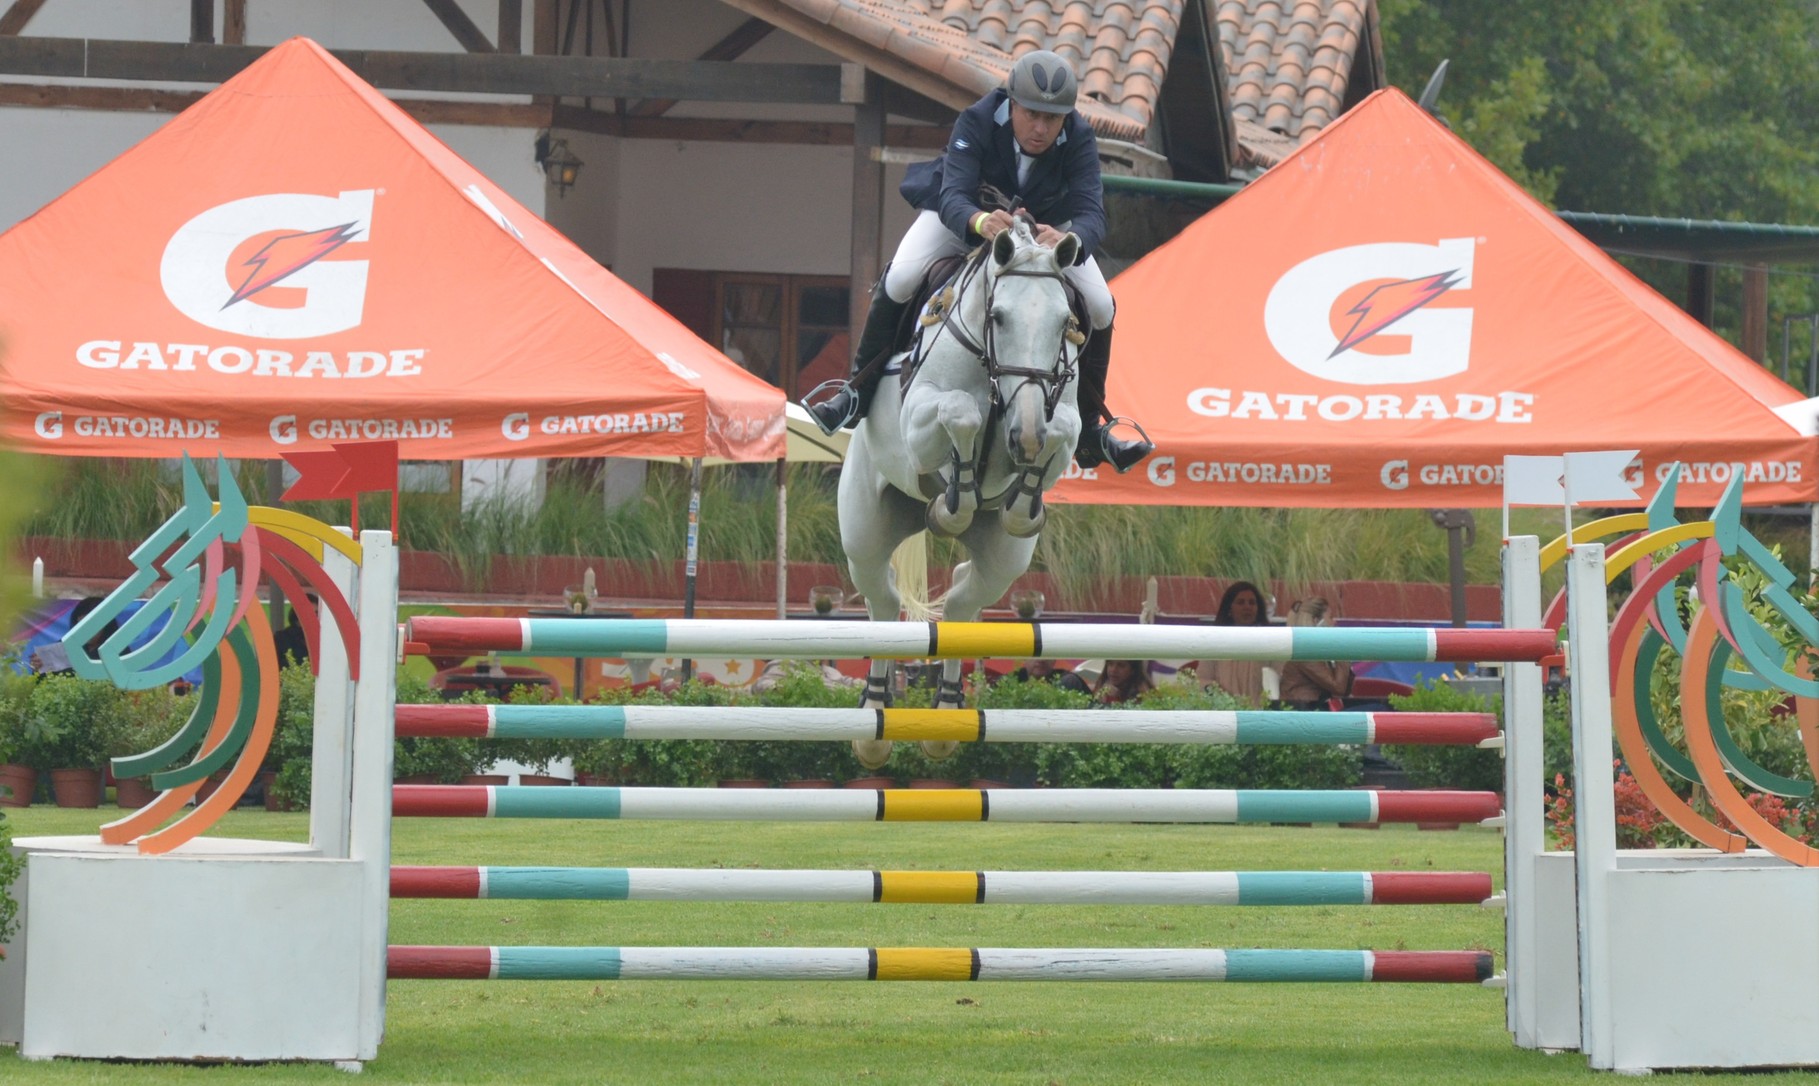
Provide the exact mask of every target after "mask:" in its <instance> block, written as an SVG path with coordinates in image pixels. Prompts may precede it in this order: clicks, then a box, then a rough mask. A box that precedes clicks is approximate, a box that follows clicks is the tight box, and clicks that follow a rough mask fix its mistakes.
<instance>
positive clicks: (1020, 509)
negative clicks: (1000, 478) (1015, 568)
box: [1003, 402, 1080, 539]
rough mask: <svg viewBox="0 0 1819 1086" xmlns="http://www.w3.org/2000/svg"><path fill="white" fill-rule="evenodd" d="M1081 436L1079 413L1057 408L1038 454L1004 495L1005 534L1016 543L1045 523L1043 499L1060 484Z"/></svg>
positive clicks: (1064, 406) (1065, 406) (1070, 407)
mask: <svg viewBox="0 0 1819 1086" xmlns="http://www.w3.org/2000/svg"><path fill="white" fill-rule="evenodd" d="M1079 436H1080V412H1079V411H1077V410H1076V409H1075V408H1074V406H1073V405H1072V404H1069V403H1066V402H1063V403H1061V404H1059V405H1057V406H1056V408H1055V416H1054V418H1052V419H1050V420H1049V422H1048V425H1047V426H1046V427H1044V428H1043V441H1042V449H1041V452H1040V453H1039V454H1038V455H1037V458H1036V459H1035V460H1034V461H1033V462H1031V463H1030V464H1029V465H1028V466H1026V467H1025V468H1023V470H1022V471H1021V472H1019V473H1018V475H1017V478H1016V479H1014V480H1012V482H1011V486H1010V489H1009V490H1008V491H1006V493H1005V495H1004V516H1003V524H1004V530H1005V531H1007V532H1009V533H1010V534H1011V535H1014V536H1016V537H1017V538H1019V539H1030V538H1033V537H1035V536H1036V534H1037V533H1039V532H1041V531H1042V526H1043V525H1044V524H1046V523H1047V522H1048V508H1047V506H1046V504H1045V503H1044V502H1043V500H1042V495H1043V494H1044V493H1046V492H1047V491H1048V490H1049V488H1050V487H1053V486H1054V485H1055V483H1057V482H1058V481H1060V479H1061V473H1062V472H1064V471H1066V470H1067V465H1068V464H1069V462H1071V461H1072V460H1073V456H1074V442H1075V441H1076V440H1077V439H1078V438H1079Z"/></svg>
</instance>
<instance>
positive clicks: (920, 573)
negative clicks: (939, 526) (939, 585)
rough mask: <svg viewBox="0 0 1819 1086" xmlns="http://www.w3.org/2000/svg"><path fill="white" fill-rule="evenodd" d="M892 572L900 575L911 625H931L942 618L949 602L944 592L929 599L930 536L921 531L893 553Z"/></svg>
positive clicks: (901, 593)
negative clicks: (920, 623)
mask: <svg viewBox="0 0 1819 1086" xmlns="http://www.w3.org/2000/svg"><path fill="white" fill-rule="evenodd" d="M891 569H892V570H893V571H894V572H895V573H896V575H897V596H898V598H899V599H901V600H902V601H903V617H904V618H905V619H906V620H908V621H910V622H928V621H932V620H933V619H936V618H939V617H940V616H941V608H942V606H943V605H944V604H945V603H946V602H947V593H945V592H943V593H942V594H941V595H940V596H939V597H937V598H935V599H932V600H931V599H929V598H928V533H927V532H917V533H916V534H915V535H913V536H910V537H909V538H908V539H906V540H904V541H903V542H902V543H899V544H897V549H896V551H895V552H893V553H892V554H891Z"/></svg>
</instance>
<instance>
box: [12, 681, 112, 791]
mask: <svg viewBox="0 0 1819 1086" xmlns="http://www.w3.org/2000/svg"><path fill="white" fill-rule="evenodd" d="M125 712H126V698H125V691H123V690H121V689H120V688H119V687H117V686H115V685H114V684H113V683H110V682H104V681H101V680H95V679H84V678H80V677H78V676H75V675H46V676H43V677H41V678H40V679H39V680H38V684H37V686H36V688H35V689H33V691H32V697H31V714H32V716H33V717H34V718H36V720H37V722H38V725H39V727H38V731H37V736H36V737H35V740H34V741H33V742H32V743H31V744H30V746H31V749H30V750H29V751H28V752H27V754H26V758H27V760H28V761H29V762H30V764H31V765H32V767H33V768H34V769H37V770H39V771H40V772H43V771H45V770H49V771H50V775H51V785H52V790H53V793H54V795H55V797H56V800H57V806H59V807H98V806H100V805H101V763H102V760H103V759H105V758H106V757H107V751H108V744H109V741H110V737H111V736H113V735H114V734H115V733H116V732H118V731H119V729H120V727H121V724H120V718H121V717H122V716H123V715H125Z"/></svg>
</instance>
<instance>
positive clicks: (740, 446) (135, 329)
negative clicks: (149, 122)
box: [0, 38, 784, 461]
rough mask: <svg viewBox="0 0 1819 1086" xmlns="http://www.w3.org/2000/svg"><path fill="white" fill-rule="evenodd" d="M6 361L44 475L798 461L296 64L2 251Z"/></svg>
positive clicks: (663, 327)
mask: <svg viewBox="0 0 1819 1086" xmlns="http://www.w3.org/2000/svg"><path fill="white" fill-rule="evenodd" d="M0 345H3V348H4V359H3V360H0V400H3V401H4V404H5V406H6V408H7V412H6V415H5V418H4V421H3V422H0V436H4V438H5V439H6V440H8V441H9V442H11V443H12V444H13V445H14V446H15V447H17V448H22V449H25V450H27V451H30V452H37V453H44V454H49V455H59V456H147V457H168V456H175V455H177V454H178V453H180V452H184V451H188V452H191V453H193V454H206V453H216V452H219V453H222V454H225V455H227V456H234V457H253V458H267V459H270V458H276V457H278V456H281V455H282V454H283V453H285V452H287V451H292V450H294V449H297V448H309V447H312V446H314V447H321V446H323V445H326V444H329V443H333V442H341V441H359V440H385V439H397V440H398V441H399V443H400V454H401V455H402V456H403V457H404V458H406V459H420V460H451V459H466V458H475V457H543V456H684V457H709V456H711V457H718V458H722V459H727V460H739V461H757V460H774V459H777V458H779V457H782V456H783V455H784V408H783V404H784V400H783V393H782V392H781V391H780V390H779V389H777V388H775V387H773V386H771V385H769V384H767V383H766V382H764V381H762V380H760V379H758V378H757V377H754V376H752V375H751V374H749V373H747V372H746V371H745V370H743V369H740V368H739V367H738V366H736V365H734V364H733V363H732V362H731V361H729V360H728V359H727V358H726V357H725V356H724V355H722V354H721V353H720V352H719V351H717V350H715V349H714V348H712V347H710V346H709V345H708V344H706V343H704V342H703V341H702V340H701V339H699V338H698V337H696V336H695V335H694V334H693V333H692V332H690V331H688V330H687V329H686V328H684V327H683V326H682V325H681V324H680V323H678V322H677V321H676V320H674V319H673V318H671V317H670V316H669V315H668V314H667V313H665V312H664V311H663V310H662V309H660V308H658V307H657V306H656V305H655V304H653V303H652V302H650V301H649V300H648V299H646V298H645V297H644V296H643V295H641V294H639V293H638V292H637V291H635V290H633V289H632V288H630V287H628V286H626V285H625V284H624V283H622V282H620V281H619V280H618V279H617V278H615V277H614V276H613V275H612V273H610V272H608V271H607V270H606V269H605V268H603V267H601V266H600V265H599V264H597V263H595V262H594V260H593V259H592V258H590V257H589V256H588V255H587V254H585V253H583V252H582V251H581V250H580V249H578V248H577V247H576V246H575V245H574V244H572V243H571V242H569V241H568V240H567V239H566V238H564V237H563V236H562V235H561V234H559V233H557V232H556V231H555V230H554V229H552V228H551V227H550V226H548V225H547V224H545V223H544V222H543V221H542V220H541V219H539V218H538V217H537V216H536V215H533V214H531V213H530V212H529V211H527V210H525V209H524V208H523V207H522V206H521V205H519V204H518V203H517V202H516V201H514V200H513V199H512V198H511V197H510V196H508V195H506V193H505V192H504V191H503V190H502V189H500V188H499V187H498V186H497V185H494V184H493V183H492V182H491V181H489V180H487V179H486V178H485V177H484V176H482V175H481V174H480V173H479V172H478V171H476V170H475V169H474V168H473V167H472V166H469V165H468V164H467V163H466V162H464V161H463V160H462V159H461V158H460V157H458V156H457V155H455V153H454V152H452V151H450V150H449V149H448V147H446V146H445V145H444V144H443V143H442V142H441V141H440V140H438V139H436V137H434V136H433V135H431V134H430V133H429V132H428V131H426V130H425V129H424V128H423V127H422V126H420V125H419V124H417V123H416V122H415V121H413V120H412V119H411V118H410V117H408V116H407V115H405V114H404V113H403V112H402V111H401V110H399V109H398V108H397V107H396V106H394V105H393V104H392V103H390V102H389V101H387V100H386V99H385V97H384V96H383V95H381V94H380V93H379V92H377V91H375V90H374V89H373V88H372V87H371V86H369V85H367V84H366V83H365V82H363V81H362V80H361V79H360V78H359V77H357V76H355V75H354V74H353V73H352V72H350V71H349V70H348V69H347V68H346V67H345V66H343V65H342V64H341V63H340V62H338V61H336V60H335V59H334V58H333V57H331V56H330V55H329V54H328V53H327V52H326V51H324V50H323V49H322V48H321V47H320V46H318V45H316V44H315V43H314V42H311V41H308V40H305V39H301V38H298V39H293V40H291V41H289V42H286V43H285V44H283V45H280V46H278V47H277V48H275V49H273V50H271V51H270V52H269V53H267V54H266V55H265V56H264V57H262V58H261V59H260V60H259V61H258V62H257V63H255V64H253V65H252V66H250V67H248V68H247V69H246V70H244V71H243V72H241V73H240V74H239V75H237V76H235V77H234V78H233V79H231V80H229V81H228V82H226V83H224V84H222V85H221V86H220V87H219V88H217V89H216V90H215V91H214V92H213V93H211V94H209V95H208V96H207V97H205V98H204V99H202V100H201V101H200V102H198V103H196V104H195V105H194V106H192V107H190V108H189V109H187V110H185V111H184V112H183V113H182V114H180V115H179V116H177V117H176V118H174V119H173V120H172V121H171V122H170V123H168V124H166V125H165V126H164V127H162V128H161V129H159V130H158V131H157V132H155V133H154V134H153V135H151V136H150V137H148V138H147V139H145V140H144V141H143V142H141V143H140V144H138V145H137V146H135V147H134V148H132V149H131V150H129V151H128V152H126V153H125V154H123V155H121V156H120V157H119V158H118V159H116V160H115V161H113V162H112V163H110V164H109V165H107V166H106V167H104V168H103V169H101V170H100V171H99V172H97V173H96V174H95V175H94V176H92V177H90V178H88V179H87V180H85V181H83V182H82V183H81V184H79V185H77V186H76V187H75V188H73V189H71V190H70V191H69V192H67V193H65V194H64V195H63V196H61V197H60V198H58V199H57V200H56V201H55V202H53V203H51V204H50V205H49V206H47V207H46V208H44V209H43V210H42V211H40V212H38V214H36V215H34V216H32V217H31V218H30V219H27V220H26V221H24V222H22V223H20V224H19V225H17V226H16V227H14V228H13V229H12V230H9V231H8V232H6V233H5V234H4V235H0Z"/></svg>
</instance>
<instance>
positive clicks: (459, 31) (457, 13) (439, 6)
mask: <svg viewBox="0 0 1819 1086" xmlns="http://www.w3.org/2000/svg"><path fill="white" fill-rule="evenodd" d="M423 5H424V6H425V7H427V8H429V9H430V12H431V13H432V14H434V15H435V16H436V18H437V19H438V20H439V21H440V22H441V23H442V25H443V27H444V28H445V29H447V30H448V32H449V33H450V34H453V35H454V36H455V40H456V41H458V42H460V43H461V48H463V49H466V50H467V51H468V52H470V53H491V52H494V49H493V43H492V42H490V41H487V40H486V35H485V34H484V33H482V32H481V30H480V28H479V27H477V26H475V25H474V21H473V20H472V19H470V18H468V17H467V12H465V11H462V10H461V5H460V4H459V3H458V2H457V0H423Z"/></svg>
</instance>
